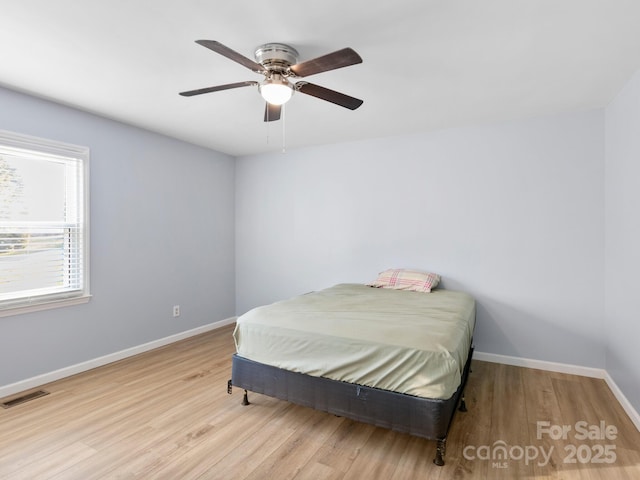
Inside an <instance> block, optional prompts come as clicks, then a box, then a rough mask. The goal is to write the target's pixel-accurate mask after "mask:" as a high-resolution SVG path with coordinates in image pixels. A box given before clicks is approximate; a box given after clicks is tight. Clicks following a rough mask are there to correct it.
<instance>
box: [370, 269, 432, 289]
mask: <svg viewBox="0 0 640 480" xmlns="http://www.w3.org/2000/svg"><path fill="white" fill-rule="evenodd" d="M439 282H440V275H438V274H435V273H428V272H420V271H418V270H407V269H405V268H392V269H389V270H385V271H384V272H380V273H379V274H378V278H376V281H375V282H373V283H371V284H370V285H371V286H372V287H380V288H391V289H394V290H412V291H415V292H425V293H429V292H430V291H431V289H432V288H436V287H437V286H438V283H439Z"/></svg>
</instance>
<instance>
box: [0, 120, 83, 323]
mask: <svg viewBox="0 0 640 480" xmlns="http://www.w3.org/2000/svg"><path fill="white" fill-rule="evenodd" d="M88 161H89V150H88V149H87V148H85V147H79V146H75V145H68V144H62V143H59V142H53V141H49V140H43V139H38V138H34V137H27V136H23V135H17V134H14V133H10V132H2V131H0V312H4V313H7V312H8V313H19V312H15V309H17V308H23V309H24V308H25V307H26V308H29V307H34V306H37V307H42V306H43V305H47V304H50V303H52V302H53V303H59V302H61V301H64V300H68V299H74V298H78V297H88V294H89V282H88V244H89V243H88V240H89V230H88V216H87V214H88V208H87V207H88V192H87V187H88V182H87V181H86V179H87V178H88ZM38 309H40V308H38Z"/></svg>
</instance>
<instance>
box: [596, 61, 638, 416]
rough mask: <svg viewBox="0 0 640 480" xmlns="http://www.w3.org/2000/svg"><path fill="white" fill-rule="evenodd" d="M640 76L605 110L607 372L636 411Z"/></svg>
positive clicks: (630, 82) (632, 80)
mask: <svg viewBox="0 0 640 480" xmlns="http://www.w3.org/2000/svg"><path fill="white" fill-rule="evenodd" d="M639 132H640V72H638V73H636V75H635V76H634V77H633V78H632V79H631V80H630V81H629V83H628V84H627V85H626V86H625V87H624V88H623V89H622V91H621V92H620V93H619V94H618V96H617V98H616V99H615V100H614V101H613V102H612V103H611V104H610V105H609V106H608V107H607V110H606V146H607V148H606V176H605V185H606V190H605V191H606V237H605V238H606V249H605V254H606V267H607V269H606V297H605V298H606V300H605V335H604V338H605V339H606V343H607V347H606V361H607V371H608V372H609V374H610V375H611V377H612V378H613V379H614V381H615V382H616V384H617V385H618V386H619V387H620V389H621V390H622V391H623V392H624V394H625V395H626V397H627V399H628V400H629V401H630V402H631V404H632V405H633V406H634V408H635V409H636V411H640V348H639V347H638V340H639V339H640V322H639V321H638V301H637V299H638V291H637V287H638V272H640V213H639V208H638V207H639V206H640V135H639Z"/></svg>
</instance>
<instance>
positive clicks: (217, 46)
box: [196, 40, 265, 73]
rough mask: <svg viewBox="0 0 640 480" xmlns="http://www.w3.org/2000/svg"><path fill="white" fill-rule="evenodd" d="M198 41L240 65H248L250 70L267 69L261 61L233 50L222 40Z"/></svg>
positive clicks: (262, 70) (259, 71)
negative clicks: (258, 61)
mask: <svg viewBox="0 0 640 480" xmlns="http://www.w3.org/2000/svg"><path fill="white" fill-rule="evenodd" d="M196 43H197V44H199V45H202V46H203V47H207V48H208V49H209V50H213V51H214V52H216V53H219V54H220V55H222V56H224V57H227V58H228V59H229V60H233V61H234V62H236V63H239V64H240V65H242V66H244V67H247V68H248V69H249V70H252V71H254V72H256V73H264V72H265V69H264V67H263V66H262V65H260V64H259V63H256V62H254V61H253V60H250V59H249V58H247V57H245V56H244V55H242V54H240V53H238V52H236V51H235V50H231V49H230V48H229V47H227V46H225V45H223V44H221V43H220V42H216V41H215V40H196Z"/></svg>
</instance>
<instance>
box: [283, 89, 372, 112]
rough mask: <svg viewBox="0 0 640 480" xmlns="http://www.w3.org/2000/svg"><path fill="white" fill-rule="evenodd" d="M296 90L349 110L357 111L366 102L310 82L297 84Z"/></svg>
mask: <svg viewBox="0 0 640 480" xmlns="http://www.w3.org/2000/svg"><path fill="white" fill-rule="evenodd" d="M296 90H298V91H299V92H300V93H305V94H307V95H311V96H312V97H316V98H320V99H322V100H326V101H327V102H331V103H335V104H336V105H340V106H341V107H344V108H348V109H349V110H355V109H356V108H358V107H359V106H360V105H362V104H363V103H364V101H363V100H360V99H359V98H355V97H350V96H349V95H345V94H344V93H340V92H336V91H335V90H330V89H328V88H325V87H321V86H320V85H314V84H313V83H308V82H298V83H296Z"/></svg>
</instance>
